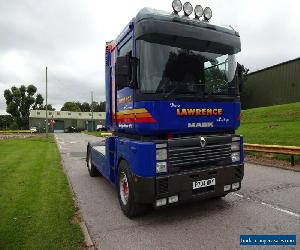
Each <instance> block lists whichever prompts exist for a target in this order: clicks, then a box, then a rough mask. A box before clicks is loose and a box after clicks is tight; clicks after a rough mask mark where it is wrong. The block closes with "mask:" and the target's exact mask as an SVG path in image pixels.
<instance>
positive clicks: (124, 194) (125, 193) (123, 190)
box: [119, 172, 129, 205]
mask: <svg viewBox="0 0 300 250" xmlns="http://www.w3.org/2000/svg"><path fill="white" fill-rule="evenodd" d="M119 184H120V185H119V186H120V196H121V200H122V203H123V204H124V205H126V204H127V203H128V197H129V186H128V180H127V176H126V174H125V173H124V172H121V175H120V183H119Z"/></svg>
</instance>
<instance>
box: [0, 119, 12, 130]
mask: <svg viewBox="0 0 300 250" xmlns="http://www.w3.org/2000/svg"><path fill="white" fill-rule="evenodd" d="M13 121H14V120H13V117H12V116H11V115H0V130H6V129H10V128H12V124H13Z"/></svg>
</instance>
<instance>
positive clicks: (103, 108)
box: [99, 102, 105, 112]
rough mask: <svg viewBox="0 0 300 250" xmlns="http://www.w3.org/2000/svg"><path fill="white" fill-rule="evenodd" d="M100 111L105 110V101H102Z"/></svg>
mask: <svg viewBox="0 0 300 250" xmlns="http://www.w3.org/2000/svg"><path fill="white" fill-rule="evenodd" d="M99 112H105V102H100V108H99Z"/></svg>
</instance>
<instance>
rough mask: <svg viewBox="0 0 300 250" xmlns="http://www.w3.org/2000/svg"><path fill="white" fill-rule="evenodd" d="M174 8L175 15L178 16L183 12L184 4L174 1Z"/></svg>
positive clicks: (177, 0)
mask: <svg viewBox="0 0 300 250" xmlns="http://www.w3.org/2000/svg"><path fill="white" fill-rule="evenodd" d="M172 8H173V10H174V13H175V14H178V13H179V12H180V11H181V10H182V3H181V2H180V0H174V1H173V2H172Z"/></svg>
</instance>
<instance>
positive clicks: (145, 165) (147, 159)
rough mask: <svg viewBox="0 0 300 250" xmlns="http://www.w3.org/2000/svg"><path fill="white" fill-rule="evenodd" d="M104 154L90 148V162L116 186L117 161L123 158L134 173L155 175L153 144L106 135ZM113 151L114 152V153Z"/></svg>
mask: <svg viewBox="0 0 300 250" xmlns="http://www.w3.org/2000/svg"><path fill="white" fill-rule="evenodd" d="M105 145H106V153H105V154H106V155H103V154H101V153H99V152H98V151H96V150H95V149H93V148H92V163H93V164H94V166H95V167H96V168H97V169H98V171H99V172H100V173H101V174H102V175H103V176H104V177H105V178H106V179H108V180H109V181H110V182H111V183H112V184H114V185H115V186H116V179H117V173H118V163H119V162H120V161H121V160H125V161H126V162H127V163H128V165H129V167H130V170H131V172H132V173H133V174H134V175H137V176H142V177H154V176H155V164H156V159H155V144H154V143H153V142H142V141H137V140H129V139H128V138H121V137H120V138H119V137H115V136H112V137H108V138H107V139H106V142H105ZM114 152H115V154H114Z"/></svg>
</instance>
